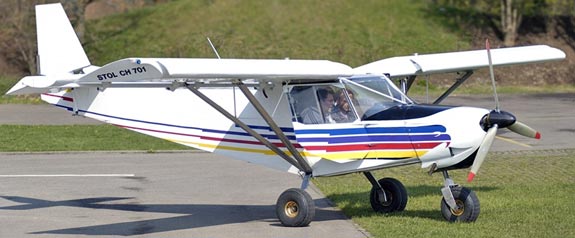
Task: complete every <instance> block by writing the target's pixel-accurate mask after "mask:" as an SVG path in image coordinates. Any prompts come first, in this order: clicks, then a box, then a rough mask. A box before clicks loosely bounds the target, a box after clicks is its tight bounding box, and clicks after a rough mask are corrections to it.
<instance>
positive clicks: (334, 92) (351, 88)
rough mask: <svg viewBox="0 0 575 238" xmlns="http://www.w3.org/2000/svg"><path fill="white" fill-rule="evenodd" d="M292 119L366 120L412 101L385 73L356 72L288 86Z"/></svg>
mask: <svg viewBox="0 0 575 238" xmlns="http://www.w3.org/2000/svg"><path fill="white" fill-rule="evenodd" d="M288 90H289V93H288V97H289V100H290V105H291V109H292V115H294V117H293V118H292V120H293V121H297V122H300V123H303V124H325V123H348V122H354V121H358V120H366V119H369V118H370V117H372V116H373V115H375V114H377V113H380V112H382V111H385V110H387V109H390V108H393V107H399V106H401V105H405V104H412V103H413V101H412V100H411V99H409V98H408V97H407V96H406V95H405V94H403V93H402V92H401V91H400V90H399V89H398V88H397V87H396V86H395V84H393V82H391V80H389V79H388V78H386V77H382V76H355V77H350V78H339V80H337V81H333V82H326V83H318V84H301V85H292V86H290V87H289V89H288Z"/></svg>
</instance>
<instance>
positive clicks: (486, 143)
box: [467, 124, 498, 182]
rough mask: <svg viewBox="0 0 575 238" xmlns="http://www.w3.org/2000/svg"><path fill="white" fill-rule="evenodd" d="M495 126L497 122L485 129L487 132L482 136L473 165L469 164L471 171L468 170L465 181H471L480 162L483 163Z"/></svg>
mask: <svg viewBox="0 0 575 238" xmlns="http://www.w3.org/2000/svg"><path fill="white" fill-rule="evenodd" d="M497 128H498V126H497V124H495V125H493V127H491V128H489V130H487V134H486V135H485V138H483V141H482V142H481V145H480V146H479V151H477V155H475V160H474V161H473V165H471V171H469V175H468V176H467V182H471V181H473V178H474V177H475V175H476V174H477V171H479V167H481V164H483V161H484V160H485V157H487V152H489V149H490V148H491V144H493V139H495V134H496V132H497Z"/></svg>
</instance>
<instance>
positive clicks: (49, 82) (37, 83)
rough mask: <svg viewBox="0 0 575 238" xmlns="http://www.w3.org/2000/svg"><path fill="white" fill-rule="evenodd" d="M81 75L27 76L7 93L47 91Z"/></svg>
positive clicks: (71, 81) (72, 80)
mask: <svg viewBox="0 0 575 238" xmlns="http://www.w3.org/2000/svg"><path fill="white" fill-rule="evenodd" d="M78 78H79V75H78V76H77V75H70V74H66V75H61V77H58V76H26V77H24V78H22V79H21V80H20V81H18V83H16V84H15V85H14V86H13V87H12V88H11V89H10V90H8V92H6V95H22V94H34V93H45V92H47V91H48V90H49V89H50V88H58V87H61V86H64V85H67V84H70V83H73V82H75V81H76V80H77V79H78Z"/></svg>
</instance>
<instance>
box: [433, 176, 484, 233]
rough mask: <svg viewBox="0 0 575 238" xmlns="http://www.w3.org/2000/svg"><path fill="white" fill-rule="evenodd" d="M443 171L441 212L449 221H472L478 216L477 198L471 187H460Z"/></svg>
mask: <svg viewBox="0 0 575 238" xmlns="http://www.w3.org/2000/svg"><path fill="white" fill-rule="evenodd" d="M442 172H443V179H444V186H443V188H442V189H441V193H442V194H443V198H442V199H441V214H442V215H443V218H445V220H447V221H449V222H474V221H475V220H477V217H479V211H480V209H479V199H478V198H477V195H475V193H474V192H473V191H471V189H468V188H465V187H461V186H459V185H457V184H455V183H454V182H453V180H451V178H449V174H448V173H447V170H444V171H442Z"/></svg>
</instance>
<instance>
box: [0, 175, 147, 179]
mask: <svg viewBox="0 0 575 238" xmlns="http://www.w3.org/2000/svg"><path fill="white" fill-rule="evenodd" d="M134 176H136V175H135V174H0V178H34V177H134Z"/></svg>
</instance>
